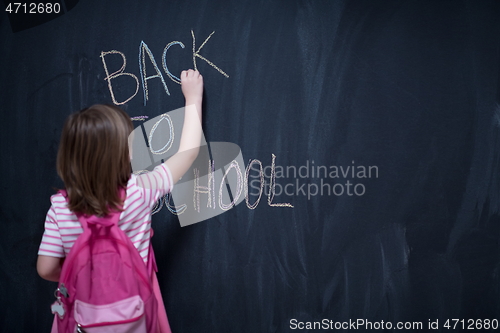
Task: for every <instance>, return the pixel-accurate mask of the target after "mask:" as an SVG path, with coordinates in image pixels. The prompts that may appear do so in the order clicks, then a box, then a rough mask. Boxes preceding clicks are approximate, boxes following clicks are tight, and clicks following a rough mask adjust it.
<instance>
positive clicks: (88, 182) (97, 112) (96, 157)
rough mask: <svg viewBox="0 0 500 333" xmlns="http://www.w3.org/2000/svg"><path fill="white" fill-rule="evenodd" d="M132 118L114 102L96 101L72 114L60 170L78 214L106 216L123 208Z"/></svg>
mask: <svg viewBox="0 0 500 333" xmlns="http://www.w3.org/2000/svg"><path fill="white" fill-rule="evenodd" d="M133 129H134V127H133V125H132V121H131V120H130V117H129V116H128V115H127V114H126V113H125V112H124V111H122V110H121V109H120V108H118V107H116V106H114V105H101V104H96V105H93V106H91V107H89V108H86V109H83V110H81V111H79V112H76V113H74V114H72V115H70V116H69V117H68V119H67V120H66V122H65V124H64V128H63V131H62V135H61V143H60V145H59V151H58V154H57V173H58V174H59V176H60V177H61V179H62V180H63V182H64V185H65V186H66V191H67V193H68V198H69V209H70V210H71V211H73V212H74V213H83V214H87V215H98V216H105V215H107V214H108V213H109V211H110V209H113V210H120V209H121V206H122V205H123V199H122V198H120V192H119V189H120V188H123V189H126V186H127V182H128V180H129V178H130V174H131V166H130V153H129V148H128V136H129V134H130V133H131V132H132V131H133Z"/></svg>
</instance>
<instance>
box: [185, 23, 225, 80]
mask: <svg viewBox="0 0 500 333" xmlns="http://www.w3.org/2000/svg"><path fill="white" fill-rule="evenodd" d="M214 33H215V31H213V32H212V33H211V34H210V35H209V36H208V37H207V39H205V41H204V42H203V43H202V44H201V46H200V47H199V48H198V50H197V51H195V48H196V42H195V40H196V39H195V37H194V32H193V30H191V36H193V66H194V69H195V70H198V69H197V67H196V57H198V58H200V59H202V60H205V61H206V62H207V63H208V64H209V65H210V66H212V67H213V68H215V69H216V70H217V71H218V72H219V73H221V74H222V75H224V76H225V77H226V78H228V77H229V75H227V74H226V73H224V71H223V70H222V69H220V68H219V67H217V66H216V65H215V64H214V63H212V62H211V61H210V60H208V59H206V58H204V57H202V56H201V55H200V50H201V49H202V48H203V46H205V44H206V43H207V42H208V40H209V39H210V37H212V35H213V34H214Z"/></svg>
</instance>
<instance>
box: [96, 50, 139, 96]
mask: <svg viewBox="0 0 500 333" xmlns="http://www.w3.org/2000/svg"><path fill="white" fill-rule="evenodd" d="M108 54H119V55H120V56H121V57H122V59H123V65H122V67H121V68H120V69H119V70H117V71H116V72H114V73H112V74H109V71H108V66H107V65H106V61H105V60H104V57H105V56H106V55H108ZM101 59H102V64H103V66H104V71H105V72H106V77H105V78H104V80H106V81H108V88H109V92H110V94H111V99H112V100H113V103H115V104H116V105H121V104H125V103H127V102H128V101H130V100H131V99H132V98H134V97H135V95H137V92H138V91H139V79H138V78H137V76H135V75H134V74H132V73H124V72H123V71H124V70H125V66H126V65H127V59H126V58H125V54H123V53H122V52H120V51H116V50H112V51H108V52H101ZM122 75H127V76H130V77H132V78H134V80H135V83H136V88H135V92H134V94H133V95H132V96H130V97H129V98H127V99H126V100H125V101H123V102H118V101H117V100H116V98H115V94H114V92H113V85H112V84H111V80H112V79H115V78H117V77H119V76H122Z"/></svg>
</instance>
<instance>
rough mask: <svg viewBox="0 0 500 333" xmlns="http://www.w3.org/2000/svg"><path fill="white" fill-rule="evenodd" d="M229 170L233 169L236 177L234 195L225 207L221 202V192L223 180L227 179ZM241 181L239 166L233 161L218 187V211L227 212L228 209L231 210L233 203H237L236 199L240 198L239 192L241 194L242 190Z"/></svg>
mask: <svg viewBox="0 0 500 333" xmlns="http://www.w3.org/2000/svg"><path fill="white" fill-rule="evenodd" d="M231 169H234V170H235V171H236V175H237V186H236V195H235V196H234V198H233V200H232V201H231V202H230V203H229V204H228V205H226V204H224V203H223V202H222V191H223V187H224V185H225V181H224V180H225V179H226V178H227V175H228V174H229V171H231ZM242 179H243V175H242V174H241V169H240V166H239V164H238V162H236V161H235V160H233V161H232V162H231V164H229V168H227V170H226V172H225V173H224V176H223V177H222V180H221V182H220V186H219V207H220V209H222V210H229V209H231V208H233V206H234V205H235V202H237V201H238V199H239V198H240V195H241V192H242V188H243V186H242Z"/></svg>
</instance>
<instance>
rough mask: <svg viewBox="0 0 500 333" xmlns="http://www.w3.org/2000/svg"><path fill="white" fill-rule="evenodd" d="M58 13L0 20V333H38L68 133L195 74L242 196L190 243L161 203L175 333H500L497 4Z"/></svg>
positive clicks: (98, 7) (238, 4)
mask: <svg viewBox="0 0 500 333" xmlns="http://www.w3.org/2000/svg"><path fill="white" fill-rule="evenodd" d="M54 3H55V2H54ZM58 3H61V2H58ZM8 4H9V2H8V1H6V2H5V8H7V6H8ZM62 4H64V12H63V13H62V14H61V15H59V16H57V17H54V18H51V19H47V20H45V19H43V18H40V19H37V20H39V21H40V22H38V21H36V22H35V21H30V20H31V19H33V20H35V17H36V15H38V14H32V15H33V16H32V17H31V16H29V15H26V16H24V18H19V17H18V18H17V19H16V18H15V17H16V16H15V13H14V14H13V13H10V14H8V13H7V12H5V11H4V12H3V13H1V14H0V36H1V37H0V46H1V50H2V52H1V53H0V63H1V64H2V70H1V71H0V84H1V87H0V106H1V110H2V121H1V131H0V137H1V144H2V148H1V151H2V155H1V157H2V159H1V163H0V168H1V169H0V173H1V174H2V182H1V183H2V194H1V195H2V200H1V201H0V221H1V224H2V227H3V228H2V229H3V230H2V232H1V233H0V235H1V236H0V244H1V247H0V251H1V252H0V266H1V267H2V270H1V276H0V278H1V283H0V295H1V297H2V305H1V308H2V311H0V327H1V331H2V332H42V331H45V332H48V331H49V329H50V325H51V321H52V317H51V314H50V310H49V307H50V304H51V303H52V302H53V300H54V298H53V291H54V289H55V284H54V283H51V282H46V281H44V280H42V279H41V278H40V277H38V275H37V273H36V269H35V263H36V259H37V251H38V246H39V243H40V240H41V236H42V233H43V224H44V219H45V215H46V213H47V210H48V208H49V207H50V202H49V197H50V195H51V194H53V193H54V188H58V187H61V186H62V183H61V181H60V180H59V179H58V177H57V174H56V170H55V158H56V152H57V147H58V143H59V137H60V134H61V128H62V124H63V122H64V119H65V118H66V117H67V116H68V115H69V114H70V113H71V112H74V111H76V110H79V109H82V108H83V107H86V106H89V105H92V104H94V103H113V102H114V103H115V104H119V105H120V106H121V107H122V108H123V109H124V110H125V111H126V112H127V113H128V114H129V115H130V116H131V117H132V118H133V119H134V124H135V125H136V126H140V125H141V124H143V123H145V122H146V121H147V120H148V119H153V118H154V117H157V116H159V115H161V114H163V113H165V112H168V111H170V110H174V109H177V108H179V107H182V106H183V102H184V101H183V96H182V93H181V90H180V86H179V84H178V83H177V82H175V81H176V77H178V76H179V74H180V71H181V70H183V69H187V68H193V67H194V66H195V65H196V68H197V69H198V70H199V71H200V72H201V73H202V74H203V76H204V82H205V95H204V96H205V101H204V105H203V106H204V117H203V126H204V134H205V137H206V140H207V141H208V142H230V143H234V144H236V145H238V146H239V148H240V149H241V154H242V158H243V161H244V165H240V166H239V167H240V169H241V173H242V177H243V178H242V179H244V180H245V179H246V180H248V181H247V187H246V188H245V190H244V191H243V192H244V193H243V194H242V197H241V198H243V196H244V195H246V194H247V197H246V198H245V200H242V202H241V203H240V204H239V205H237V206H235V207H234V208H232V209H230V210H228V211H227V212H225V213H223V214H220V215H217V216H214V217H212V218H210V219H208V220H205V221H202V222H199V223H195V224H192V225H189V226H185V227H181V226H180V224H179V219H178V216H176V215H175V214H173V213H172V211H171V210H169V207H170V208H172V207H171V206H168V205H167V203H168V202H166V200H164V201H161V202H160V204H161V206H159V207H158V209H159V210H158V212H157V213H156V214H155V215H154V216H153V227H154V229H155V236H154V238H153V245H154V248H155V252H156V257H157V261H158V266H159V272H158V274H159V281H160V286H161V288H162V293H163V296H164V301H165V306H166V309H167V313H168V315H169V320H170V324H171V327H172V331H173V332H288V331H300V330H301V329H303V331H314V330H316V329H317V330H318V331H319V330H320V329H325V328H326V329H331V330H338V331H347V330H350V329H353V328H354V327H355V328H357V329H359V330H363V331H375V330H376V329H377V328H378V329H379V330H382V329H384V331H396V330H397V328H406V329H408V330H409V331H414V332H417V331H432V330H434V331H443V332H445V331H446V332H448V331H457V332H458V331H465V330H467V329H468V328H469V329H470V328H475V329H476V330H477V329H485V328H486V329H487V328H495V327H498V325H499V323H498V320H500V291H499V286H500V248H499V244H500V243H499V240H500V213H499V203H500V183H499V179H500V178H499V176H498V175H499V172H500V169H499V163H500V109H499V108H498V103H499V101H500V87H499V82H500V70H499V64H500V37H499V36H500V20H499V19H498V18H499V17H500V8H499V6H500V3H499V2H498V1H399V0H394V1H95V0H94V1H85V0H81V1H72V2H71V3H70V2H64V3H62ZM33 22H34V23H33ZM143 81H145V83H143ZM146 117H147V118H146ZM247 171H248V172H247ZM231 172H232V173H233V174H235V173H234V170H233V171H231ZM261 175H262V177H263V178H262V179H261ZM218 185H219V184H218V183H216V186H218ZM261 185H262V186H263V187H262V188H261ZM261 189H262V195H260V196H259V193H260V192H261ZM273 189H274V190H273ZM213 193H215V192H213ZM233 195H235V194H234V193H233ZM199 197H200V200H201V203H202V204H205V206H206V202H207V194H203V193H201V194H200V195H199ZM216 200H218V198H216ZM170 204H171V202H170ZM186 204H187V205H188V207H187V208H188V209H189V205H192V203H190V202H187V203H186ZM280 204H281V205H280ZM398 325H399V326H398Z"/></svg>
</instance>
